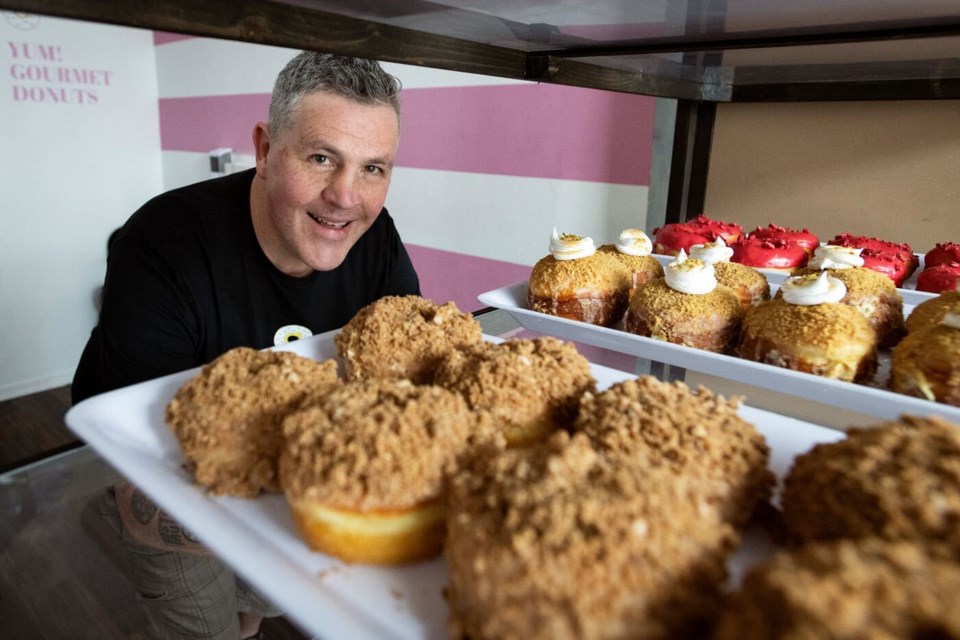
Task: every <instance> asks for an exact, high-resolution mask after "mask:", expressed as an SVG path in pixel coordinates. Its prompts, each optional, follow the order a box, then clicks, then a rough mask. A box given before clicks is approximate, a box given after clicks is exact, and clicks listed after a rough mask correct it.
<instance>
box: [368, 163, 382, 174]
mask: <svg viewBox="0 0 960 640" xmlns="http://www.w3.org/2000/svg"><path fill="white" fill-rule="evenodd" d="M364 170H365V171H366V172H367V173H383V169H381V168H380V167H378V166H377V165H375V164H368V165H367V166H366V167H364Z"/></svg>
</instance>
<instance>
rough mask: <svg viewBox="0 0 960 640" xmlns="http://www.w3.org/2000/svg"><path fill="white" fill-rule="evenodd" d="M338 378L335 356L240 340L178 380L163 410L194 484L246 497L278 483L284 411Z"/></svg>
mask: <svg viewBox="0 0 960 640" xmlns="http://www.w3.org/2000/svg"><path fill="white" fill-rule="evenodd" d="M339 384H340V380H339V378H338V377H337V363H336V361H335V360H327V361H325V362H317V361H316V360H311V359H310V358H304V357H302V356H298V355H296V354H294V353H289V352H283V351H257V350H255V349H250V348H248V347H238V348H235V349H231V350H230V351H227V352H226V353H224V354H223V355H221V356H220V357H218V358H217V359H216V360H214V361H213V362H211V363H209V364H207V365H206V366H204V367H203V369H202V370H201V371H200V373H199V374H197V375H196V376H195V377H194V378H192V379H191V380H189V381H188V382H187V383H186V384H184V385H183V386H182V387H180V389H179V390H178V391H177V392H176V394H175V395H174V396H173V399H172V400H171V401H170V403H169V404H168V405H167V407H166V414H165V417H166V421H167V424H168V425H169V426H170V428H171V429H172V430H173V432H174V434H175V435H176V436H177V439H178V440H179V441H180V446H181V447H182V449H183V455H184V458H185V459H186V462H185V467H186V468H187V470H188V471H190V472H192V473H193V476H194V479H195V481H196V482H197V484H199V485H200V486H202V487H204V488H205V489H207V490H208V491H210V492H211V493H214V494H220V495H231V496H237V497H242V498H250V497H255V496H257V495H259V494H260V493H261V492H263V491H268V492H275V491H279V490H280V483H279V480H278V478H277V458H278V456H279V455H280V449H281V446H282V443H283V434H282V432H281V426H280V425H281V421H282V420H283V417H284V416H285V415H286V414H287V413H288V412H289V411H291V410H292V409H293V408H294V407H296V406H297V405H298V404H299V403H300V402H301V401H302V400H303V399H304V398H305V397H307V396H308V395H310V394H314V393H324V392H325V391H327V390H328V389H331V388H333V387H335V386H337V385H339Z"/></svg>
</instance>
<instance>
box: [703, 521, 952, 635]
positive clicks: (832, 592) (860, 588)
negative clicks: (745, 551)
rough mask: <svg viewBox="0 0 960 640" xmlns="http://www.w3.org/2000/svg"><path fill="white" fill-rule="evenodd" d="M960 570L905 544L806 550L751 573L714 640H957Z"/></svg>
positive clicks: (779, 556) (868, 542)
mask: <svg viewBox="0 0 960 640" xmlns="http://www.w3.org/2000/svg"><path fill="white" fill-rule="evenodd" d="M958 592H960V566H958V565H956V564H954V563H948V562H942V561H939V560H937V559H935V558H931V557H929V556H928V555H926V554H925V553H924V551H923V549H921V548H919V547H918V546H916V545H912V544H908V543H896V544H891V543H885V542H883V541H880V540H876V539H868V540H863V541H858V542H849V541H847V542H840V543H836V544H811V545H807V546H806V547H804V548H802V549H799V550H797V551H795V552H793V553H779V554H777V555H776V556H774V558H773V559H771V560H770V561H768V562H766V563H764V564H762V565H760V566H758V567H757V568H756V569H754V570H753V571H751V572H750V573H749V574H748V575H747V577H746V578H745V580H744V585H743V589H742V591H741V592H740V593H738V594H737V595H736V596H735V597H734V599H733V600H732V601H731V602H730V605H729V606H728V607H726V609H725V615H724V617H723V619H722V620H721V622H720V624H719V625H718V628H717V632H716V633H715V635H714V636H713V637H714V638H715V640H740V639H741V638H757V639H758V640H772V639H773V638H775V637H776V638H814V637H817V638H923V637H928V634H932V635H934V636H937V637H944V638H947V637H950V638H954V637H960V609H958V608H957V606H956V594H957V593H958Z"/></svg>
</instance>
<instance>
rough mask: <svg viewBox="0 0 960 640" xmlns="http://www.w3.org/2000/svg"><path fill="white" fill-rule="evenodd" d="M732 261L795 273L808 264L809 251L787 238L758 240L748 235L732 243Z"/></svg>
mask: <svg viewBox="0 0 960 640" xmlns="http://www.w3.org/2000/svg"><path fill="white" fill-rule="evenodd" d="M730 248H731V249H733V257H732V258H730V261H731V262H739V263H740V264H745V265H747V266H748V267H753V268H754V269H771V270H774V271H782V272H784V273H793V272H794V271H795V270H796V269H799V268H800V267H803V266H804V265H806V264H807V257H808V256H807V252H806V250H805V249H804V248H803V247H801V246H800V245H798V244H795V243H793V242H788V241H786V240H783V239H780V240H758V239H755V238H751V237H746V238H742V239H740V240H738V241H737V242H734V243H733V244H732V245H730Z"/></svg>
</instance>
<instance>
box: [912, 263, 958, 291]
mask: <svg viewBox="0 0 960 640" xmlns="http://www.w3.org/2000/svg"><path fill="white" fill-rule="evenodd" d="M958 280H960V262H951V263H950V264H938V265H937V266H935V267H930V268H928V269H924V270H923V271H921V272H920V275H918V276H917V291H926V292H928V293H941V292H943V291H954V290H956V287H957V281H958Z"/></svg>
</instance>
